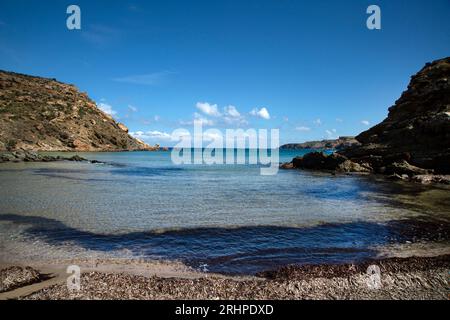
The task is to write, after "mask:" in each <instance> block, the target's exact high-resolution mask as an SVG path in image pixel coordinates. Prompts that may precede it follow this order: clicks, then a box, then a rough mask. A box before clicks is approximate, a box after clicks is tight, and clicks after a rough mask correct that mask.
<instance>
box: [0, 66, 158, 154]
mask: <svg viewBox="0 0 450 320" xmlns="http://www.w3.org/2000/svg"><path fill="white" fill-rule="evenodd" d="M19 149H22V150H31V151H120V150H150V149H152V148H151V147H149V146H148V145H147V144H145V143H144V142H142V141H139V140H137V139H135V138H133V137H131V136H130V135H129V134H128V129H127V128H126V127H125V126H124V125H123V124H120V123H117V122H116V121H115V120H114V119H113V118H111V117H110V116H109V115H107V114H105V113H103V112H102V111H101V110H100V109H98V108H97V106H96V104H95V102H94V101H92V100H91V99H90V98H89V97H88V96H87V94H86V93H82V92H79V91H78V89H77V88H76V87H75V86H73V85H70V84H64V83H61V82H58V81H56V80H54V79H46V78H40V77H33V76H28V75H22V74H17V73H12V72H5V71H0V150H19Z"/></svg>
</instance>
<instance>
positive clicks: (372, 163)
mask: <svg viewBox="0 0 450 320" xmlns="http://www.w3.org/2000/svg"><path fill="white" fill-rule="evenodd" d="M356 140H357V141H358V143H356V144H352V145H351V146H348V147H346V148H343V149H341V150H338V151H337V152H335V153H334V154H332V155H326V154H323V153H320V152H315V153H310V154H307V155H305V156H304V157H297V158H295V159H293V160H292V162H290V163H285V164H282V165H281V168H298V169H312V170H329V171H332V172H362V173H379V174H385V175H388V176H389V177H390V178H392V179H400V180H411V181H417V182H422V183H431V182H438V183H446V184H448V183H450V57H447V58H444V59H441V60H437V61H434V62H432V63H428V64H426V65H425V67H424V68H423V69H422V70H420V71H419V72H418V73H417V74H416V75H414V76H413V77H412V78H411V82H410V84H409V85H408V88H407V90H406V91H405V92H403V94H402V95H401V97H400V98H399V99H398V100H397V101H396V102H395V104H394V105H393V106H392V107H390V108H389V114H388V117H387V118H386V119H385V120H384V121H382V122H381V123H379V124H378V125H376V126H374V127H372V128H370V129H369V130H367V131H365V132H362V133H361V134H359V135H358V136H357V137H356Z"/></svg>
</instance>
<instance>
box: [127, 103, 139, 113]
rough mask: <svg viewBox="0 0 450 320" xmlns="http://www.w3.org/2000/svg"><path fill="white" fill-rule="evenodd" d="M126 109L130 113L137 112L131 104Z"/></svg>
mask: <svg viewBox="0 0 450 320" xmlns="http://www.w3.org/2000/svg"><path fill="white" fill-rule="evenodd" d="M128 109H129V110H130V111H131V112H137V111H138V109H137V108H136V107H135V106H132V105H131V104H129V105H128Z"/></svg>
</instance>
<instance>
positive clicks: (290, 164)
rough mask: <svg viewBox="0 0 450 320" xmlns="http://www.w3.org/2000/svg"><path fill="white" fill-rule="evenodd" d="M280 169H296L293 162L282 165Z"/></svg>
mask: <svg viewBox="0 0 450 320" xmlns="http://www.w3.org/2000/svg"><path fill="white" fill-rule="evenodd" d="M280 169H294V164H293V163H292V162H285V163H281V164H280Z"/></svg>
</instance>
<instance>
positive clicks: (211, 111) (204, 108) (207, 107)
mask: <svg viewBox="0 0 450 320" xmlns="http://www.w3.org/2000/svg"><path fill="white" fill-rule="evenodd" d="M196 107H197V109H199V110H200V111H201V112H203V113H204V114H206V115H208V116H213V117H219V116H220V112H219V110H218V108H217V104H210V103H208V102H197V104H196Z"/></svg>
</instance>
